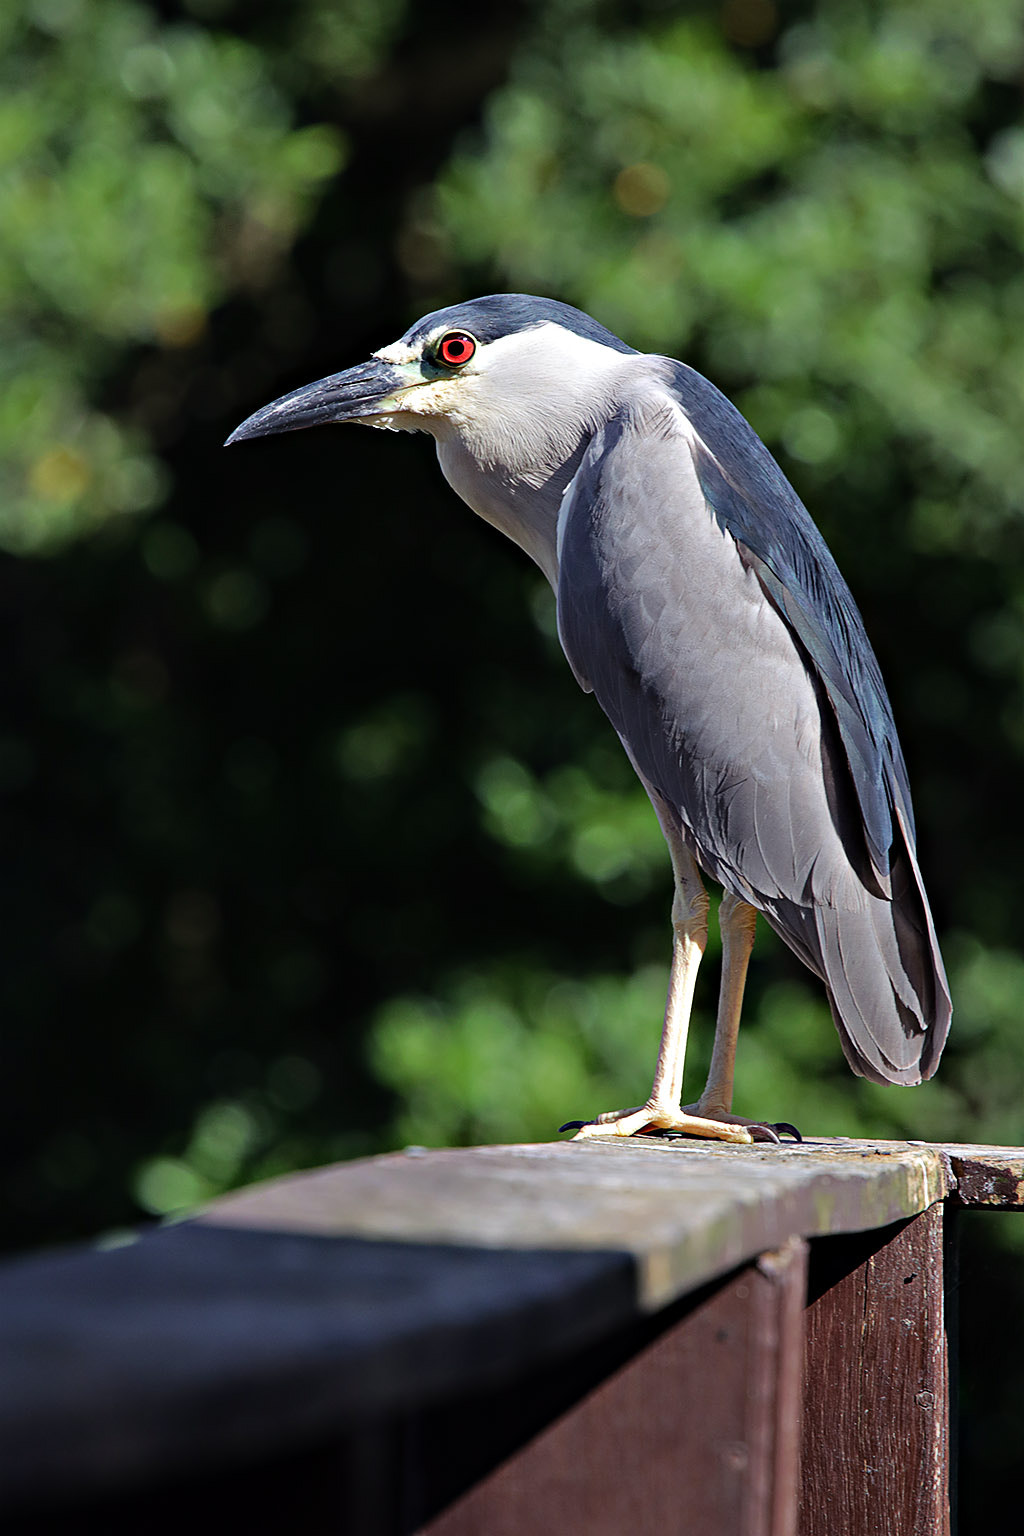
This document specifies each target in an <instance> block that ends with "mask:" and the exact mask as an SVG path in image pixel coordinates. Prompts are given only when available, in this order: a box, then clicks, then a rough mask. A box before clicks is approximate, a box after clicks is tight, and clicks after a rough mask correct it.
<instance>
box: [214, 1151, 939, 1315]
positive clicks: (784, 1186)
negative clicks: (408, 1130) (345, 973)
mask: <svg viewBox="0 0 1024 1536" xmlns="http://www.w3.org/2000/svg"><path fill="white" fill-rule="evenodd" d="M950 1187H951V1175H950V1171H949V1166H948V1163H947V1162H946V1161H945V1160H944V1159H943V1157H942V1156H941V1155H940V1154H939V1153H938V1152H936V1151H935V1150H934V1149H933V1148H930V1147H926V1146H923V1145H922V1146H910V1145H908V1144H907V1143H903V1142H877V1143H873V1142H851V1141H830V1142H805V1143H803V1144H802V1145H798V1146H795V1145H786V1146H782V1147H775V1146H764V1145H758V1146H752V1147H737V1146H726V1145H724V1144H723V1145H711V1144H708V1143H702V1144H700V1145H695V1144H694V1143H692V1142H680V1141H667V1140H656V1139H654V1138H643V1139H640V1138H636V1139H633V1140H628V1141H621V1142H609V1143H602V1142H595V1141H591V1142H583V1143H579V1142H577V1143H573V1142H569V1143H560V1144H559V1143H552V1144H541V1145H535V1146H513V1147H475V1148H472V1149H469V1150H444V1149H442V1150H438V1151H430V1152H426V1151H424V1150H423V1149H416V1150H415V1152H414V1153H413V1154H412V1155H410V1154H408V1153H406V1154H403V1153H392V1154H390V1155H389V1156H386V1157H376V1158H367V1159H365V1160H364V1161H362V1162H358V1163H348V1164H341V1165H339V1166H336V1167H333V1168H324V1169H320V1170H318V1171H316V1172H314V1173H306V1174H298V1175H295V1176H293V1177H290V1178H285V1179H278V1180H275V1181H272V1182H270V1183H268V1184H263V1185H257V1186H255V1187H253V1188H251V1189H247V1190H242V1191H240V1192H239V1193H237V1194H233V1195H227V1196H225V1197H223V1198H222V1199H220V1200H217V1201H214V1202H213V1204H212V1205H210V1206H209V1207H207V1209H206V1210H205V1211H204V1212H203V1213H202V1215H201V1217H200V1219H201V1220H202V1221H204V1222H207V1223H212V1224H215V1225H220V1226H241V1227H249V1228H257V1229H261V1230H283V1231H300V1232H316V1233H321V1234H336V1235H341V1234H345V1235H349V1236H361V1237H376V1238H380V1237H387V1238H391V1239H396V1240H400V1241H403V1242H450V1243H464V1244H474V1245H479V1246H481V1247H493V1248H502V1247H509V1248H522V1247H531V1248H534V1247H550V1248H559V1249H573V1248H609V1249H618V1250H620V1251H621V1250H623V1249H625V1250H626V1251H627V1252H630V1253H631V1254H632V1255H633V1257H634V1260H635V1262H636V1265H637V1274H638V1281H639V1295H640V1302H641V1305H642V1306H643V1307H645V1308H647V1309H649V1310H656V1309H658V1308H660V1307H662V1306H665V1305H666V1304H667V1303H669V1302H671V1301H673V1300H675V1298H676V1297H677V1296H680V1295H683V1294H685V1292H687V1291H690V1290H693V1289H694V1288H695V1287H696V1286H698V1285H702V1284H703V1283H704V1282H705V1281H706V1280H710V1279H713V1278H714V1277H715V1276H717V1275H722V1274H727V1273H728V1272H729V1271H730V1270H732V1269H735V1268H736V1267H737V1266H738V1265H740V1264H743V1263H746V1262H747V1261H748V1260H750V1259H752V1258H754V1257H756V1255H757V1254H759V1253H764V1252H767V1251H768V1250H769V1249H773V1248H777V1247H779V1246H780V1245H781V1244H782V1243H784V1242H786V1240H787V1239H788V1238H790V1237H793V1236H801V1237H816V1236H820V1235H823V1234H827V1233H834V1232H851V1231H861V1230H863V1229H865V1228H868V1227H878V1226H884V1225H886V1224H888V1223H889V1222H892V1221H898V1220H899V1219H900V1218H902V1217H906V1216H912V1215H916V1214H918V1213H919V1212H921V1211H923V1210H925V1209H926V1208H927V1207H928V1206H929V1205H932V1204H933V1203H934V1202H935V1201H936V1200H941V1199H942V1198H944V1196H945V1195H946V1194H948V1193H949V1190H950Z"/></svg>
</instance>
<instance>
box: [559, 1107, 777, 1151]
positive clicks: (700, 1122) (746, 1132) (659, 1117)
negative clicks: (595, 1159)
mask: <svg viewBox="0 0 1024 1536" xmlns="http://www.w3.org/2000/svg"><path fill="white" fill-rule="evenodd" d="M559 1129H560V1130H563V1131H575V1132H576V1135H575V1136H574V1137H573V1141H589V1140H591V1139H592V1138H594V1137H598V1136H656V1135H658V1134H659V1133H664V1132H668V1133H671V1134H673V1135H676V1136H699V1137H701V1138H702V1139H703V1140H705V1141H731V1142H736V1143H739V1144H740V1145H743V1146H747V1145H749V1143H750V1142H752V1141H754V1140H755V1139H756V1138H755V1137H754V1136H753V1135H752V1134H751V1132H750V1129H749V1128H748V1126H747V1124H746V1123H745V1122H740V1121H736V1123H735V1124H734V1123H733V1122H732V1120H731V1119H730V1120H724V1119H723V1120H719V1119H718V1118H717V1117H716V1118H715V1119H709V1118H707V1117H705V1116H703V1115H694V1114H690V1112H689V1111H688V1110H683V1109H679V1108H677V1106H676V1105H674V1104H672V1105H664V1104H657V1103H655V1102H653V1101H651V1100H648V1102H647V1103H646V1104H645V1105H644V1106H643V1108H642V1109H613V1110H609V1111H608V1112H607V1113H606V1114H603V1115H598V1116H597V1118H596V1119H594V1120H567V1121H566V1123H565V1125H563V1126H560V1127H559ZM777 1139H778V1138H776V1140H777Z"/></svg>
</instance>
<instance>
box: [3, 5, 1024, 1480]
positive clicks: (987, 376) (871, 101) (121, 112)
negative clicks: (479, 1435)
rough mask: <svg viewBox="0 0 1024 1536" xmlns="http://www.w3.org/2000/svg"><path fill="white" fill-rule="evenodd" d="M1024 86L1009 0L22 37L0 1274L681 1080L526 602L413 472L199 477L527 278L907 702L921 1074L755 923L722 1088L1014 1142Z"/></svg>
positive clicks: (166, 15) (355, 459) (567, 709)
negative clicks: (345, 372)
mask: <svg viewBox="0 0 1024 1536" xmlns="http://www.w3.org/2000/svg"><path fill="white" fill-rule="evenodd" d="M1022 80H1024V0H972V4H971V5H970V6H968V7H961V8H959V9H957V8H956V7H953V6H950V5H949V4H948V3H945V0H886V3H881V0H877V3H866V0H864V3H859V0H806V3H795V4H781V3H779V4H776V3H773V0H724V3H721V4H701V3H693V4H689V5H686V4H671V3H664V0H634V3H629V4H628V3H624V0H532V3H526V0H521V3H519V4H517V5H512V6H508V7H502V8H500V9H497V10H495V11H493V13H488V14H485V12H484V10H483V9H481V10H480V11H479V12H477V11H473V10H470V9H467V8H464V7H463V6H461V5H456V4H452V3H437V4H431V5H430V6H414V5H411V4H406V3H404V0H292V3H291V4H289V5H288V6H280V5H274V4H270V3H259V0H257V3H253V0H246V3H244V4H243V3H242V0H182V3H180V4H175V3H172V0H167V3H164V4H157V3H144V0H21V3H13V4H10V5H8V6H6V7H5V8H4V9H3V11H2V12H0V372H2V375H3V377H2V388H0V543H2V546H3V549H4V550H5V551H6V553H5V555H4V556H3V558H2V562H0V616H2V622H3V627H4V635H5V638H6V656H7V660H6V665H5V667H4V671H3V682H2V685H0V686H2V690H3V692H2V708H0V789H2V802H0V805H2V809H0V826H2V837H3V842H2V848H3V854H2V871H3V875H2V885H0V900H2V925H0V933H2V963H0V986H2V989H3V1013H4V1021H5V1022H4V1036H5V1054H6V1056H7V1066H6V1071H5V1086H6V1094H7V1104H6V1108H5V1115H4V1120H5V1138H8V1139H9V1148H8V1150H7V1152H6V1154H5V1170H6V1172H7V1173H8V1175H9V1176H10V1177H9V1198H8V1202H7V1207H6V1209H7V1218H6V1221H5V1231H4V1237H5V1241H6V1242H7V1243H8V1244H9V1245H24V1244H26V1243H36V1242H46V1241H53V1240H57V1239H64V1238H68V1237H75V1236H82V1235H86V1234H91V1233H93V1232H96V1231H98V1230H103V1229H107V1228H110V1227H113V1226H117V1225H119V1224H124V1223H130V1222H132V1221H134V1220H138V1219H139V1218H140V1216H142V1215H143V1214H146V1213H148V1214H150V1215H155V1216H162V1215H166V1214H169V1213H173V1212H174V1211H176V1210H179V1209H182V1208H187V1207H188V1206H189V1205H190V1204H193V1203H195V1202H196V1201H197V1200H201V1199H203V1198H205V1197H207V1196H209V1195H211V1194H214V1193H216V1192H217V1191H219V1190H222V1189H224V1188H226V1187H229V1186H231V1185H233V1184H236V1183H240V1182H245V1181H249V1180H251V1179H254V1178H259V1177H263V1176H266V1175H269V1174H273V1173H277V1172H281V1171H284V1170H288V1169H292V1168H295V1167H301V1166H304V1165H308V1164H312V1163H319V1162H323V1161H327V1160H330V1159H333V1158H338V1157H346V1156H351V1155H355V1154H357V1153H361V1152H367V1151H372V1150H378V1149H383V1148H387V1147H391V1146H395V1145H401V1144H402V1143H404V1142H408V1141H416V1142H422V1143H436V1142H452V1141H480V1140H485V1141H486V1140H498V1139H529V1138H536V1137H542V1138H546V1137H550V1136H551V1135H552V1134H553V1133H554V1131H555V1128H556V1126H557V1125H558V1124H559V1122H560V1121H561V1120H563V1119H565V1118H566V1117H567V1116H585V1115H587V1114H588V1113H591V1112H595V1111H597V1110H599V1109H602V1108H608V1107H611V1106H614V1105H619V1104H622V1103H626V1102H639V1101H640V1099H642V1096H643V1095H644V1094H645V1093H646V1091H647V1087H648V1084H649V1074H650V1071H651V1067H652V1064H653V1059H654V1051H655V1045H656V1041H657V1037H658V1032H659V1027H660V1016H661V1008H662V1002H663V990H664V983H665V977H666V974H667V960H668V945H669V930H668V911H669V895H670V892H669V870H668V861H667V857H666V854H665V851H664V847H663V845H662V842H661V839H660V835H659V834H658V831H657V828H656V825H655V823H654V818H653V816H652V814H651V812H650V810H649V807H648V805H647V802H646V800H645V798H644V796H643V794H642V791H641V790H640V789H639V787H638V786H637V785H636V783H635V782H634V781H633V780H632V776H631V772H630V770H629V768H628V765H627V763H626V761H625V759H624V757H623V756H622V754H621V752H620V750H619V748H618V746H617V743H616V742H615V740H614V737H613V735H612V733H611V731H610V729H609V728H608V726H607V723H606V721H605V720H604V718H603V717H602V716H601V715H600V712H599V711H598V710H597V708H596V706H595V705H594V703H593V701H592V700H591V699H588V698H586V697H584V696H583V695H582V694H581V693H579V691H578V690H577V688H576V686H575V684H574V682H573V681H572V678H571V675H570V673H569V671H568V669H567V667H566V666H565V664H564V661H563V660H562V658H561V655H560V652H559V650H558V646H557V641H556V639H555V635H554V625H553V613H552V604H551V599H550V594H549V593H548V591H547V589H546V587H545V585H544V583H543V580H542V578H541V577H540V575H539V573H537V572H536V571H535V570H534V569H533V568H532V567H531V566H530V565H529V564H528V562H526V560H525V558H524V557H523V556H522V555H520V554H519V552H518V551H516V550H515V549H514V548H513V547H512V546H511V545H507V544H503V543H502V542H501V540H500V539H499V538H498V536H497V535H496V534H494V533H493V531H492V530H490V529H488V528H486V527H484V526H483V525H481V524H479V523H477V522H476V521H475V520H474V519H473V517H472V516H471V515H470V514H469V513H468V512H467V511H466V509H465V508H463V507H462V506H461V504H459V503H458V502H457V501H456V499H455V497H454V496H453V494H452V493H451V492H449V491H448V490H447V488H446V487H445V486H444V484H443V482H442V481H441V478H440V475H439V474H438V472H437V468H436V465H435V464H434V462H433V454H432V452H431V451H430V447H429V444H427V443H426V441H425V440H423V439H417V438H405V437H403V438H385V437H383V436H381V435H380V434H371V433H368V432H352V431H346V432H345V433H344V435H340V434H338V433H336V432H327V431H321V432H314V433H309V434H303V435H302V436H301V437H298V438H297V437H287V438H283V439H280V438H279V439H274V440H272V441H268V442H266V443H259V444H255V445H251V446H248V447H246V448H245V449H238V450H233V451H232V452H231V453H230V454H225V453H223V452H222V451H221V448H220V444H221V442H222V440H223V438H224V437H225V436H226V435H227V432H228V431H229V430H230V429H231V428H232V427H233V426H234V425H235V424H236V423H237V422H238V421H239V420H240V419H241V418H242V417H243V416H245V415H247V414H248V413H249V412H250V411H251V410H253V409H255V408H256V407H257V406H259V405H261V404H263V403H265V402H266V401H268V400H270V399H271V398H273V397H274V396H276V395H278V394H281V393H283V392H284V391H285V390H286V389H289V388H292V387H294V386H296V385H298V384H301V383H305V382H308V381H309V380H312V379H314V378H317V377H319V376H321V375H323V374H326V373H329V372H334V371H336V370H337V369H339V368H341V367H344V366H348V365H349V364H351V363H354V362H357V361H360V360H361V359H362V358H363V357H365V356H366V355H367V354H368V353H369V352H370V351H371V350H373V349H374V348H376V347H378V346H380V345H383V344H385V343H386V342H388V341H391V340H393V339H395V338H396V337H397V336H398V335H400V334H401V332H402V331H403V330H404V329H405V328H406V326H407V325H408V324H409V323H410V322H411V321H412V320H414V319H415V318H417V317H418V316H419V315H420V314H421V313H423V312H425V311H427V310H429V309H432V308H435V307H438V306H439V305H441V304H444V303H450V302H454V301H456V300H458V299H460V298H465V297H470V296H473V295H475V294H477V293H485V292H491V291H500V290H522V291H528V292H538V293H544V294H550V295H552V296H555V297H558V298H562V299H565V300H567V301H569V302H571V303H574V304H577V305H579V306H580V307H582V308H584V309H587V310H589V311H591V312H592V313H593V314H595V315H596V316H597V317H598V318H599V319H600V320H602V321H603V322H604V323H605V324H607V325H609V326H610V327H611V328H612V329H614V330H616V331H618V332H619V333H620V334H621V335H623V336H624V337H625V339H627V340H628V341H630V342H631V343H632V344H634V345H636V346H638V347H641V348H646V349H650V350H656V351H661V352H667V353H669V354H671V355H673V356H678V357H683V358H685V359H686V360H687V361H688V362H690V363H691V364H693V365H694V366H695V367H697V368H699V369H700V370H701V371H703V372H705V373H707V374H708V375H709V376H710V377H712V378H713V379H714V380H715V382H716V383H717V384H718V385H719V386H720V387H722V388H723V389H724V390H725V391H726V392H727V393H728V394H729V395H730V396H731V397H732V398H733V399H734V400H735V401H736V403H737V404H738V405H739V406H740V408H741V409H742V410H743V411H744V412H745V413H746V415H747V416H748V417H749V419H750V420H751V421H752V423H753V425H754V426H755V427H756V429H757V430H758V431H759V432H760V434H761V435H762V437H764V438H765V440H766V441H767V442H768V444H769V446H770V447H771V448H772V449H773V451H774V452H775V453H776V455H777V457H778V458H779V459H780V462H781V463H782V465H783V468H784V469H785V470H786V472H787V474H789V476H790V478H791V479H792V480H793V482H794V484H795V485H796V487H797V489H798V491H799V492H800V494H801V495H802V496H803V498H804V500H805V501H806V502H807V504H808V506H809V507H810V508H811V510H812V512H813V514H814V516H815V517H816V519H817V521H818V522H819V525H820V526H821V528H822V530H823V532H824V533H825V536H826V538H827V539H828V541H829V543H830V545H831V547H832V549H833V551H834V553H835V555H836V557H837V559H838V561H839V564H840V566H841V568H842V569H843V571H844V573H845V574H846V576H847V578H848V580H849V582H850V584H851V586H852V587H853V590H854V592H855V594H856V596H857V598H858V601H859V602H860V604H861V606H862V609H863V612H864V615H865V620H866V623H867V627H868V631H869V633H870V634H871V636H872V638H873V640H874V642H875V645H876V649H877V650H878V653H879V656H880V659H881V662H882V668H883V672H884V673H885V676H886V678H887V681H888V684H889V688H890V692H891V693H892V696H893V700H894V705H895V709H896V716H897V720H898V722H899V725H900V729H901V735H902V738H903V742H904V747H905V750H906V754H907V757H908V760H909V764H910V770H911V779H912V783H913V786H914V791H915V800H916V809H917V816H918V822H919V831H920V844H921V854H922V864H923V867H924V870H925V876H926V880H927V883H928V887H929V891H930V893H931V896H932V901H933V905H934V908H935V912H936V918H937V922H938V925H939V929H940V933H941V935H942V938H943V945H944V950H945V954H946V958H947V962H948V966H949V970H950V978H951V982H952V987H953V994H954V1003H955V1016H954V1026H953V1034H952V1036H951V1039H950V1044H949V1047H948V1049H947V1052H946V1056H945V1058H944V1061H943V1065H942V1068H941V1070H940V1074H939V1076H938V1078H936V1079H935V1080H934V1081H933V1082H932V1083H931V1084H929V1085H927V1086H926V1087H925V1088H922V1089H919V1090H915V1091H913V1092H908V1091H907V1090H903V1089H897V1088H879V1087H877V1086H874V1085H871V1084H867V1083H864V1082H860V1081H857V1080H854V1079H853V1078H852V1077H851V1076H850V1074H849V1072H848V1071H847V1069H846V1067H845V1065H844V1063H843V1060H842V1056H841V1052H840V1049H839V1044H838V1040H837V1038H836V1035H835V1031H834V1029H833V1027H832V1025H831V1022H830V1020H829V1017H828V1011H827V1008H826V1005H825V1001H824V998H823V996H822V994H821V990H820V988H819V987H818V986H817V985H816V984H815V983H814V981H813V978H811V977H809V976H808V975H807V974H806V973H804V972H802V971H801V970H800V968H799V966H798V965H797V963H796V962H795V961H794V960H793V959H792V957H790V956H789V955H788V954H787V953H786V952H784V951H783V949H782V947H781V946H780V945H779V944H778V943H777V942H775V941H774V940H773V939H772V937H771V935H770V934H769V933H768V931H767V929H766V928H765V927H764V925H762V926H761V928H760V929H759V943H758V946H757V949H756V951H755V959H754V963H753V967H752V973H751V983H750V989H749V1002H748V1006H747V1009H746V1025H745V1028H744V1031H743V1033H742V1035H741V1045H740V1059H739V1068H738V1076H737V1108H738V1109H739V1110H740V1111H745V1112H748V1113H751V1114H758V1115H766V1116H767V1117H768V1118H785V1119H789V1120H794V1121H796V1122H797V1123H798V1124H800V1125H801V1126H802V1127H803V1128H804V1130H805V1131H806V1132H807V1133H809V1134H814V1133H820V1134H854V1135H856V1134H863V1135H871V1136H894V1137H899V1136H911V1137H920V1138H927V1139H935V1140H965V1141H990V1142H997V1143H1000V1142H1001V1143H1012V1144H1016V1143H1019V1142H1021V1141H1022V1140H1024V1051H1022V1049H1021V1046H1020V1043H1019V1026H1018V1019H1019V1014H1020V1010H1021V999H1022V997H1024V941H1022V939H1021V934H1020V931H1019V928H1020V925H1019V921H1018V911H1019V900H1020V890H1021V868H1022V864H1024V810H1022V806H1021V797H1020V795H1019V794H1018V793H1017V786H1018V784H1019V782H1020V777H1021V771H1022V757H1024V709H1022V702H1024V481H1022V476H1021V459H1022V441H1024V397H1022V389H1021V383H1022V379H1024V272H1022V264H1021V242H1022V234H1024V123H1022V113H1021V90H1022ZM716 981H717V977H716V967H715V956H714V954H713V953H711V952H709V957H708V964H707V965H706V968H705V973H704V975H703V976H702V980H701V984H700V990H699V997H698V1018H697V1021H696V1027H695V1031H694V1035H693V1037H692V1039H693V1045H692V1046H691V1057H690V1061H689V1071H690V1077H689V1082H690V1083H691V1084H692V1085H694V1088H695V1090H696V1087H697V1086H699V1084H700V1082H701V1081H702V1073H703V1070H704V1068H705V1066H706V1061H707V1056H708V1052H709V1048H710V1034H711V1019H712V1017H713V1007H714V993H715V985H716ZM1012 1225H1013V1224H1012V1223H1010V1224H1008V1225H1007V1228H1006V1229H1004V1230H1005V1231H1006V1232H1008V1231H1009V1227H1012ZM991 1242H992V1243H993V1244H995V1243H996V1242H997V1238H996V1237H993V1238H992V1239H991ZM1005 1242H1006V1239H1005V1238H1004V1244H1003V1245H1004V1246H1005ZM991 1252H992V1253H994V1252H995V1248H992V1249H991ZM995 1262H996V1261H995V1260H994V1259H993V1260H992V1263H993V1264H994V1263H995ZM991 1273H992V1274H995V1270H993V1271H992V1272H991ZM1009 1274H1010V1271H1009V1270H999V1271H998V1276H999V1280H998V1283H999V1284H1000V1285H1002V1284H1004V1283H1005V1284H1010V1283H1011V1281H1010V1279H1008V1278H1007V1277H1008V1276H1009ZM991 1283H992V1284H995V1283H996V1281H995V1280H992V1282H991ZM1018 1305H1019V1303H1018ZM979 1326H980V1325H979ZM994 1390H996V1391H998V1389H994ZM1008 1391H1009V1388H1008V1387H1007V1388H1006V1392H1007V1393H1008ZM992 1406H993V1407H994V1408H997V1407H998V1406H999V1403H998V1402H997V1401H996V1400H995V1399H993V1400H992ZM979 1411H980V1410H979ZM985 1423H986V1424H988V1421H987V1420H986V1421H985ZM1007 1423H1008V1421H1007V1420H1006V1419H1005V1416H1004V1418H1003V1419H998V1416H997V1415H994V1416H993V1418H992V1421H991V1426H989V1428H987V1429H986V1434H987V1435H988V1439H987V1440H986V1445H989V1446H991V1447H993V1449H992V1457H993V1458H994V1460H993V1464H994V1461H995V1460H997V1459H998V1455H999V1454H1000V1444H999V1437H1000V1436H1002V1437H1003V1442H1004V1443H1003V1445H1002V1449H1003V1450H1005V1449H1006V1445H1007V1444H1008V1443H1009V1441H1008V1438H1007V1437H1008V1436H1009V1434H1010V1431H1009V1430H1008V1429H1007V1428H1006V1424H1007ZM1000 1425H1002V1426H1003V1427H1002V1428H1000V1427H999V1426H1000Z"/></svg>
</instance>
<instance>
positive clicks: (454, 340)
mask: <svg viewBox="0 0 1024 1536" xmlns="http://www.w3.org/2000/svg"><path fill="white" fill-rule="evenodd" d="M475 351H476V342H475V341H474V340H473V338H472V336H467V335H466V333H465V331H449V332H448V335H447V336H445V337H443V338H442V340H441V343H440V345H439V346H438V349H437V355H438V357H439V358H440V359H441V361H442V363H447V365H448V367H449V368H461V367H462V365H463V363H468V362H469V360H470V358H471V357H472V356H473V353H474V352H475Z"/></svg>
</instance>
